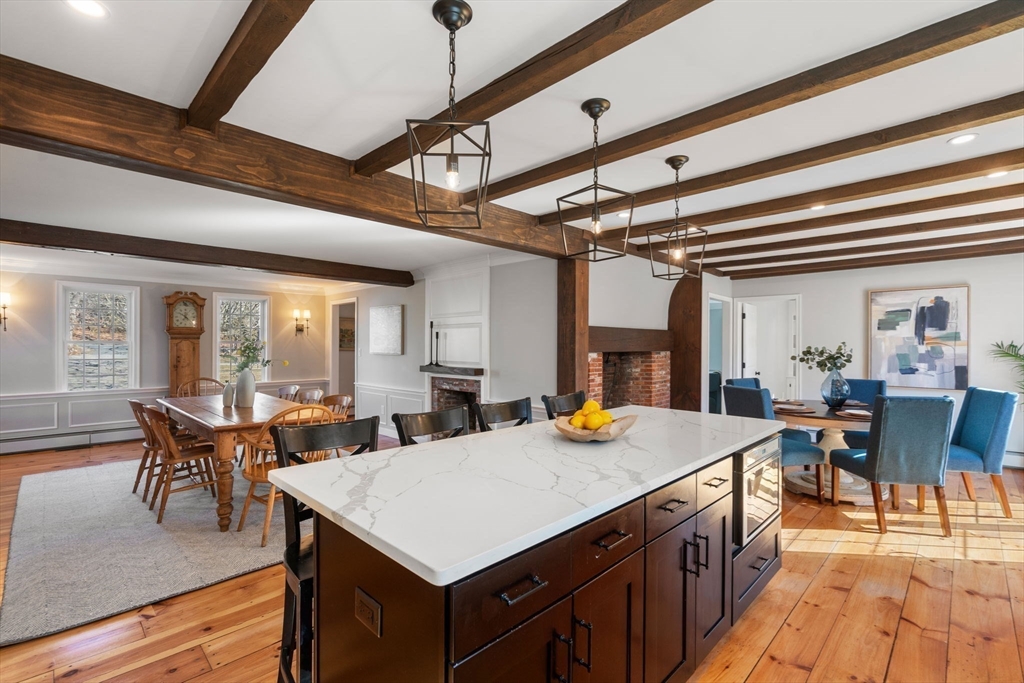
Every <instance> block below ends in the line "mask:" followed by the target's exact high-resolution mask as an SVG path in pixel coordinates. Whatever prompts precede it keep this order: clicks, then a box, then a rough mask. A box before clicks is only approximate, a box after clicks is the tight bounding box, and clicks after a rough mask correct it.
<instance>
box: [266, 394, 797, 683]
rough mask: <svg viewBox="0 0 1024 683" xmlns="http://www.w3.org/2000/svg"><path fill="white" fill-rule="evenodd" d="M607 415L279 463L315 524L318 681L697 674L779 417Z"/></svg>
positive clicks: (723, 614) (277, 477)
mask: <svg viewBox="0 0 1024 683" xmlns="http://www.w3.org/2000/svg"><path fill="white" fill-rule="evenodd" d="M612 413H613V414H614V415H616V416H617V417H618V416H622V415H626V414H635V415H638V419H637V421H636V424H635V425H634V426H633V427H632V429H631V430H630V431H629V432H627V433H626V434H625V435H624V436H623V437H621V438H620V439H618V440H615V441H612V442H607V443H574V442H571V441H568V440H566V439H565V438H564V437H562V436H561V435H559V434H558V433H557V432H556V431H555V429H554V424H553V423H551V422H541V423H536V424H533V425H523V426H521V427H514V428H508V429H500V430H497V431H493V432H487V433H480V434H472V435H468V436H463V437H458V438H455V439H450V440H442V441H434V442H430V443H425V444H421V445H416V446H409V447H405V448H397V449H391V450H386V451H378V452H376V453H364V454H361V455H358V456H350V457H344V458H341V459H332V460H328V461H324V462H320V463H313V464H309V465H304V466H301V467H293V468H287V469H285V470H278V471H275V472H273V473H272V474H271V480H272V481H273V482H274V483H275V484H276V485H277V486H279V487H280V488H282V489H284V490H285V491H287V492H289V493H290V494H291V495H293V496H295V497H296V498H298V499H299V500H301V501H303V502H304V503H306V504H307V505H309V506H310V507H312V508H313V509H314V510H315V511H316V513H317V515H316V518H315V520H314V529H315V535H316V540H315V548H316V550H315V553H316V555H315V571H316V577H315V579H314V584H315V596H316V597H315V612H316V618H315V634H316V635H315V641H314V643H315V645H314V647H315V662H314V673H315V675H316V678H317V680H318V681H320V682H321V683H327V682H331V683H333V682H334V681H453V682H461V681H483V680H487V681H505V680H507V681H528V680H537V681H568V680H570V679H572V680H575V681H589V680H593V681H595V682H596V681H602V680H612V679H615V680H633V681H640V680H685V677H682V676H684V675H685V676H688V675H689V673H688V672H692V669H693V667H694V666H695V665H696V662H697V661H698V660H699V658H700V657H701V655H702V654H706V652H707V650H709V649H710V647H711V646H713V644H714V642H717V640H718V639H719V638H720V637H721V634H722V633H724V632H725V631H726V630H728V628H729V627H730V625H731V620H732V608H733V604H732V602H733V590H732V579H733V572H732V564H733V552H734V545H733V538H734V534H733V521H732V520H733V516H732V512H733V509H732V486H733V476H732V471H733V458H732V455H733V454H734V453H735V452H737V451H740V450H742V449H745V448H747V447H749V446H751V445H754V444H757V443H759V442H762V441H764V440H765V439H767V438H769V437H771V436H772V435H774V434H776V433H777V432H778V431H779V430H780V429H782V427H783V426H784V423H782V422H778V421H769V420H756V419H750V418H738V417H731V416H725V415H714V414H704V413H692V412H685V411H673V410H665V409H657V408H645V407H637V406H629V407H625V408H618V409H615V410H613V411H612ZM776 526H777V525H776ZM773 528H774V527H773ZM771 532H773V529H767V530H766V531H765V533H771ZM753 545H754V544H752V546H753ZM762 545H764V544H762ZM774 545H775V556H774V557H768V558H764V557H763V556H762V558H761V559H762V560H764V561H763V562H762V561H758V563H759V564H761V565H762V567H761V570H760V571H761V572H762V575H763V576H764V580H765V581H766V580H767V579H768V578H770V573H774V571H777V568H778V564H779V563H778V543H777V540H776V542H775V543H774ZM759 554H761V553H760V551H759ZM741 555H742V553H741ZM762 555H763V554H762ZM769 566H772V567H774V569H773V571H772V572H769V571H768V568H769ZM755 578H757V577H755ZM645 585H646V590H645ZM762 587H763V586H762ZM645 603H646V604H645ZM645 623H646V631H647V634H646V637H645ZM606 625H610V626H612V627H611V628H608V627H606ZM645 667H646V673H645Z"/></svg>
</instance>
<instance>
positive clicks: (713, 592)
mask: <svg viewBox="0 0 1024 683" xmlns="http://www.w3.org/2000/svg"><path fill="white" fill-rule="evenodd" d="M732 532H733V529H732V494H729V495H728V496H726V497H725V498H722V499H721V500H719V501H718V502H717V503H715V504H713V505H711V506H709V507H708V508H706V509H705V510H703V511H702V512H700V513H698V514H697V530H696V533H695V534H694V540H695V541H696V542H697V546H698V547H697V548H694V549H693V551H694V553H698V557H697V558H696V561H697V564H698V570H697V571H698V575H697V581H696V583H697V586H696V593H697V594H696V597H695V599H694V606H695V607H696V613H695V624H696V631H697V633H696V635H697V661H698V662H700V661H701V660H703V659H704V657H706V656H707V654H708V652H710V651H711V648H713V647H714V646H715V643H717V642H718V641H719V639H720V638H721V637H722V636H723V635H725V632H726V631H728V630H729V627H730V625H731V624H732V550H733V543H732V539H733V533H732Z"/></svg>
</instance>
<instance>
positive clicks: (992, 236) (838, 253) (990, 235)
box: [715, 228, 1024, 275]
mask: <svg viewBox="0 0 1024 683" xmlns="http://www.w3.org/2000/svg"><path fill="white" fill-rule="evenodd" d="M837 237H838V235H837ZM1021 238H1024V228H1010V229H1007V230H986V231H984V232H975V233H968V234H960V235H947V236H946V237H935V238H933V239H926V240H905V241H903V242H887V243H884V244H862V245H860V246H854V247H847V248H844V249H825V250H818V251H805V252H800V253H796V254H776V255H774V256H759V257H757V258H747V259H736V260H735V261H723V262H720V263H715V267H716V268H727V269H728V268H744V267H748V266H763V265H767V264H770V263H789V262H792V261H807V260H809V259H826V258H844V257H847V256H857V255H859V254H877V253H881V252H885V251H906V250H909V249H927V248H929V247H944V246H950V245H953V244H970V243H972V242H985V241H988V240H1008V239H1021ZM728 274H729V271H728V270H727V271H726V275H728Z"/></svg>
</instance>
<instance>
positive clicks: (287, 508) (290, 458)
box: [270, 415, 380, 683]
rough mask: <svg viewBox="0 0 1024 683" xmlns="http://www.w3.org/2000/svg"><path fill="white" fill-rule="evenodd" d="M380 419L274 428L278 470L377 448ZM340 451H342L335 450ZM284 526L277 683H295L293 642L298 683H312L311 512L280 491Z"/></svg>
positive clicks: (272, 433)
mask: <svg viewBox="0 0 1024 683" xmlns="http://www.w3.org/2000/svg"><path fill="white" fill-rule="evenodd" d="M379 429H380V418H379V417H377V416H376V415H374V416H373V417H369V418H365V419H362V420H355V421H353V422H332V423H329V424H319V425H306V426H302V427H281V426H274V427H272V428H271V429H270V434H271V436H272V437H273V439H274V445H275V446H276V448H277V465H278V467H290V466H292V465H304V464H306V460H305V459H303V457H302V454H303V453H310V452H320V451H331V450H335V449H348V448H353V447H354V450H352V451H351V453H352V454H353V455H356V454H359V453H364V452H367V451H375V450H377V432H378V431H379ZM338 452H339V453H342V452H344V451H342V450H339V451H338ZM282 492H283V494H284V495H283V497H284V523H285V543H286V545H285V550H284V569H285V589H284V623H283V626H282V629H281V659H280V665H279V667H278V672H277V681H278V683H295V680H296V679H295V677H294V676H293V675H292V662H293V661H294V657H295V651H296V644H298V652H299V661H298V680H299V681H300V682H302V681H310V680H312V671H313V534H307V535H305V536H303V535H302V528H301V524H302V522H303V521H305V520H307V519H311V518H312V517H313V510H312V508H310V507H308V506H307V505H305V504H304V503H302V502H300V501H298V500H296V499H295V498H294V497H292V496H291V495H289V494H288V492H287V491H283V490H282Z"/></svg>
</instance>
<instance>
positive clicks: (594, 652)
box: [572, 550, 644, 683]
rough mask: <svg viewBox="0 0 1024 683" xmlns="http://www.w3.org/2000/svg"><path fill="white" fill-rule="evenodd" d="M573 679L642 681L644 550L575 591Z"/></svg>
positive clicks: (603, 682)
mask: <svg viewBox="0 0 1024 683" xmlns="http://www.w3.org/2000/svg"><path fill="white" fill-rule="evenodd" d="M572 601H573V649H574V660H575V661H574V665H573V666H574V670H573V675H572V680H573V682H574V683H606V682H608V681H621V682H622V683H631V682H632V683H640V681H641V680H642V678H643V667H644V662H643V653H644V551H643V550H639V551H637V552H635V553H633V554H632V555H630V556H629V557H628V558H627V559H625V560H623V561H622V562H620V563H618V564H617V565H615V566H614V567H612V568H611V569H609V570H608V571H606V572H605V573H603V574H601V575H600V576H598V577H597V578H596V579H594V580H593V581H591V582H590V583H588V584H586V585H584V586H583V587H582V588H580V589H578V590H576V591H575V592H574V593H573V598H572Z"/></svg>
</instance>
